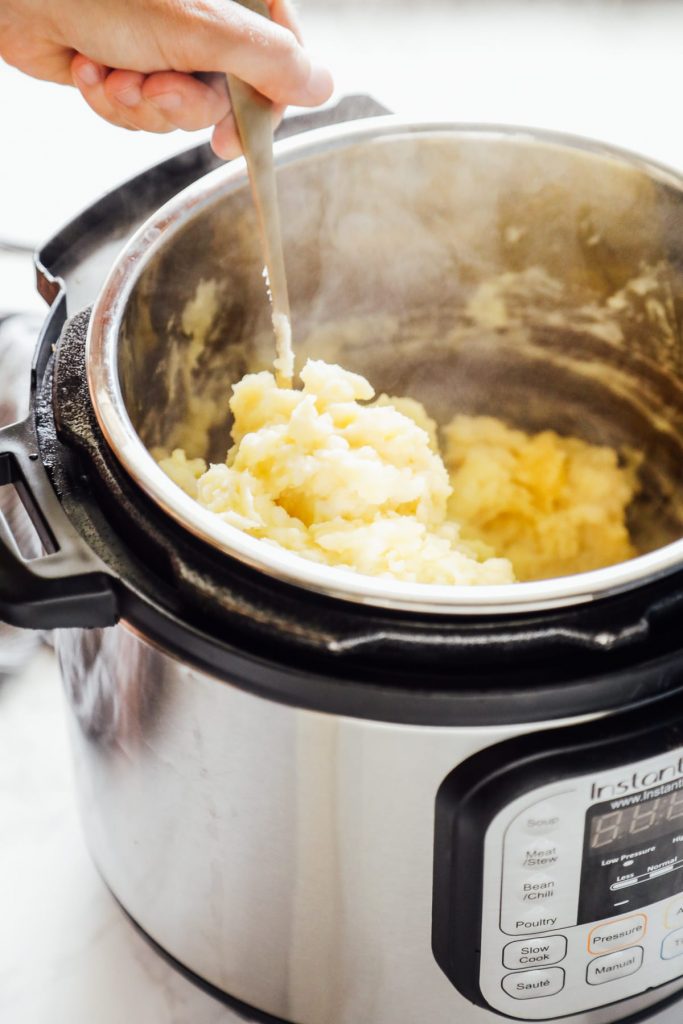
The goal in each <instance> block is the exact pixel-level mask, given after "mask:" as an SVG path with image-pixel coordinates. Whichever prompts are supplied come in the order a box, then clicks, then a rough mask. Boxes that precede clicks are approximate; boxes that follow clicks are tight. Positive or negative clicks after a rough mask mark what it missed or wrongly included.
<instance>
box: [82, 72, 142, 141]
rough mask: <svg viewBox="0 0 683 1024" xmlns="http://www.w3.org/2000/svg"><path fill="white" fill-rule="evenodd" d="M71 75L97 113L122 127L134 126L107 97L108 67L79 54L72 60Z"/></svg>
mask: <svg viewBox="0 0 683 1024" xmlns="http://www.w3.org/2000/svg"><path fill="white" fill-rule="evenodd" d="M71 75H72V78H73V82H74V85H75V86H76V88H77V89H78V90H79V92H80V94H81V96H82V97H83V99H84V100H85V102H86V103H87V104H88V106H89V107H90V108H91V109H92V110H94V111H95V113H96V114H99V116H100V117H102V118H104V120H105V121H109V122H110V124H114V125H118V126H119V127H120V128H131V129H132V128H134V125H133V124H132V123H131V122H130V121H128V120H126V118H125V117H122V116H121V115H120V113H119V112H118V111H117V110H116V108H115V107H114V106H113V104H112V103H111V102H110V100H109V98H108V97H107V94H106V92H105V89H104V83H105V81H106V78H107V68H104V67H102V65H101V64H95V63H94V62H93V61H91V60H88V58H87V57H83V56H81V55H80V54H77V55H76V56H75V57H74V58H73V60H72V61H71Z"/></svg>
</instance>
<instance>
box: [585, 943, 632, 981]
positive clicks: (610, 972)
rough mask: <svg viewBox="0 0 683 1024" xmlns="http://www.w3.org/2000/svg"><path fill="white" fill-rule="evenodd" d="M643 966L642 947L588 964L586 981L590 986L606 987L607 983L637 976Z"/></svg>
mask: <svg viewBox="0 0 683 1024" xmlns="http://www.w3.org/2000/svg"><path fill="white" fill-rule="evenodd" d="M642 964H643V947H642V946H634V947H633V948H632V949H623V950H622V951H621V952H620V953H609V954H608V955H607V956H598V957H596V958H595V960H591V962H590V963H589V964H588V969H587V971H586V981H587V982H588V984H589V985H604V983H605V982H606V981H617V980H618V979H619V978H627V977H628V976H629V974H635V973H636V971H639V970H640V968H641V967H642Z"/></svg>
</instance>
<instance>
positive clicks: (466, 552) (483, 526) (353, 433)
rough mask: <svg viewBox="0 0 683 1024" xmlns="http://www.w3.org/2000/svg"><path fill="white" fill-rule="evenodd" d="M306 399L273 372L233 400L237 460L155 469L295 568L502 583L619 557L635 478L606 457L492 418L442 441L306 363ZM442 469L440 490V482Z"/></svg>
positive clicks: (355, 381)
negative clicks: (278, 550)
mask: <svg viewBox="0 0 683 1024" xmlns="http://www.w3.org/2000/svg"><path fill="white" fill-rule="evenodd" d="M301 380H302V383H303V388H302V389H301V390H293V389H290V388H287V387H280V386H278V383H277V382H276V379H275V377H274V376H273V374H271V373H269V372H262V373H255V374H248V375H247V376H245V377H244V378H243V379H242V380H241V381H240V382H239V383H238V384H236V385H235V386H234V387H233V394H232V398H231V399H230V410H231V412H232V415H233V419H234V423H233V428H232V438H233V442H234V443H233V446H232V447H231V449H230V451H229V452H228V456H227V460H226V462H225V463H219V464H217V465H211V466H207V464H206V463H205V462H204V460H203V459H201V458H188V456H187V455H186V453H185V451H184V450H183V449H181V448H176V449H175V450H173V451H172V452H171V453H170V454H169V453H168V452H166V453H156V454H157V457H158V458H159V463H160V465H161V467H162V469H163V470H164V471H165V472H166V473H167V474H168V476H169V477H171V479H172V480H174V481H175V482H176V483H177V484H178V485H179V486H180V487H182V488H183V490H184V491H186V493H187V494H189V495H190V496H191V497H193V498H195V499H196V500H197V501H198V502H199V504H200V505H202V506H204V507H205V508H207V509H209V510H210V511H212V512H214V513H215V514H216V515H217V516H219V517H220V518H221V519H222V520H223V521H224V522H226V523H229V524H230V525H231V526H234V527H237V528H238V529H240V530H243V531H244V532H246V533H248V534H250V535H251V536H253V537H258V538H260V539H262V540H263V541H264V542H265V543H271V544H277V545H280V546H281V547H283V548H286V549H288V550H289V551H293V552H296V553H297V554H299V555H302V556H303V557H305V558H309V559H312V560H313V561H317V562H322V563H325V564H327V565H334V566H341V567H343V568H345V569H348V570H353V571H356V572H360V573H365V574H368V575H371V576H385V577H390V578H392V579H398V580H409V581H415V582H420V583H441V584H467V585H472V584H497V583H511V582H513V581H514V580H515V578H519V579H532V578H539V577H542V576H548V575H560V574H563V573H571V572H578V571H583V570H584V569H588V568H594V567H596V566H598V565H606V564H609V563H610V562H614V561H619V560H621V559H624V558H628V557H630V555H631V554H633V549H632V547H631V544H630V540H629V537H628V530H627V528H626V525H625V510H626V508H627V506H628V504H629V502H630V500H631V498H632V497H633V494H634V492H635V490H636V474H635V469H634V468H626V469H624V468H621V467H620V466H619V463H618V459H617V455H616V453H615V452H613V451H612V450H611V449H609V448H599V447H596V446H593V445H588V444H586V443H585V442H583V441H579V440H576V439H571V438H570V439H567V438H561V437H559V436H558V435H556V434H553V433H552V432H549V431H546V432H544V433H543V434H540V435H537V436H536V437H530V436H528V435H526V434H524V433H522V432H521V431H517V430H511V429H510V428H508V427H506V426H505V424H503V423H501V422H500V421H497V420H494V419H491V418H489V417H467V416H458V417H456V418H455V420H453V422H452V423H451V424H450V425H449V426H448V427H446V428H445V431H444V434H445V439H446V448H445V451H446V462H447V465H448V469H447V468H446V465H445V464H444V460H443V459H442V457H441V455H440V453H439V449H438V442H437V429H436V425H435V423H434V422H433V421H432V420H431V419H430V418H429V416H428V415H427V413H426V412H425V410H424V408H423V407H422V406H421V405H420V403H418V402H415V401H414V400H412V399H409V398H389V397H387V396H385V395H383V396H381V397H380V398H379V399H377V400H376V401H374V402H373V401H372V400H373V399H374V391H373V389H372V387H371V386H370V384H369V383H368V381H367V380H365V379H364V378H363V377H361V376H359V375H357V374H354V373H350V372H348V371H347V370H344V369H342V368H341V367H339V366H336V365H331V364H328V363H324V362H321V361H318V360H309V361H308V362H307V363H306V366H305V367H304V369H303V371H302V373H301ZM449 470H450V473H451V475H450V477H449Z"/></svg>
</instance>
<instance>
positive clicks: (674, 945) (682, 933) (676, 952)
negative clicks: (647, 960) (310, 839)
mask: <svg viewBox="0 0 683 1024" xmlns="http://www.w3.org/2000/svg"><path fill="white" fill-rule="evenodd" d="M661 956H662V960H673V959H674V958H675V957H677V956H683V928H679V929H678V931H677V932H671V935H667V937H666V938H665V939H664V942H663V943H662V953H661ZM506 966H507V964H506Z"/></svg>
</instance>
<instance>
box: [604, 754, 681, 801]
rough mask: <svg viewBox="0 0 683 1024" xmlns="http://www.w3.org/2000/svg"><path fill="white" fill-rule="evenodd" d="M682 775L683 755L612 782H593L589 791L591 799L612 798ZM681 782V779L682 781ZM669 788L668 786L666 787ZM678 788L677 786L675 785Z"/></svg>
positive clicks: (678, 777)
mask: <svg viewBox="0 0 683 1024" xmlns="http://www.w3.org/2000/svg"><path fill="white" fill-rule="evenodd" d="M682 777H683V756H681V757H679V759H678V760H677V761H672V763H671V764H667V765H665V766H664V767H663V768H652V769H650V770H649V771H647V770H646V771H638V772H634V773H633V775H629V776H628V777H626V778H623V779H616V780H615V781H614V782H605V783H601V784H600V785H598V784H597V782H594V783H593V786H592V789H591V793H592V797H593V800H613V799H614V797H618V796H625V795H626V794H627V793H633V792H636V791H638V790H639V789H648V788H649V787H650V786H658V785H661V784H662V783H667V782H672V781H673V780H674V779H681V778H682ZM681 784H683V780H682V783H681ZM666 788H667V789H670V787H666ZM676 788H678V787H676Z"/></svg>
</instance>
